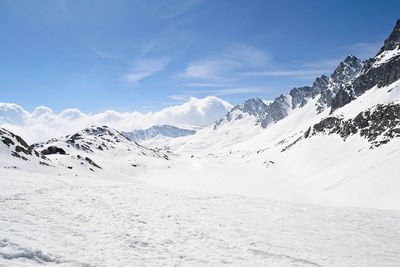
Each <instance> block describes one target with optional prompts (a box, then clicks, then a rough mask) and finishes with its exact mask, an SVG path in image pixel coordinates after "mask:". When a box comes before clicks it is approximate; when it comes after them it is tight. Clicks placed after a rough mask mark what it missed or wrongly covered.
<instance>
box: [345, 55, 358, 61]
mask: <svg viewBox="0 0 400 267" xmlns="http://www.w3.org/2000/svg"><path fill="white" fill-rule="evenodd" d="M358 60H359V59H358V58H357V57H355V56H353V55H352V54H349V55H348V56H347V57H346V58H345V59H344V61H343V62H346V63H348V62H355V61H358Z"/></svg>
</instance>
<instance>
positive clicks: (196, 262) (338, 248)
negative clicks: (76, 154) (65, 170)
mask: <svg viewBox="0 0 400 267" xmlns="http://www.w3.org/2000/svg"><path fill="white" fill-rule="evenodd" d="M2 174H3V175H6V176H12V177H13V179H0V202H1V208H2V212H1V213H0V266H35V265H46V266H55V265H58V266H221V265H234V266H285V267H287V266H297V267H298V266H386V267H392V266H393V267H394V266H398V262H399V261H400V254H399V253H398V251H399V250H400V244H399V242H397V241H398V236H399V235H400V213H399V212H398V211H382V210H372V209H350V208H327V207H320V206H311V205H303V204H298V203H297V204H295V203H287V202H277V201H269V200H265V199H256V198H248V197H241V196H234V195H224V194H218V195H215V194H196V193H192V192H190V193H185V192H179V191H174V190H166V189H160V188H152V187H148V186H145V185H142V184H138V183H133V182H120V181H115V180H114V177H103V178H100V177H97V178H96V179H93V178H84V177H78V178H77V177H69V176H62V177H57V179H54V177H53V176H51V175H40V176H39V175H33V174H30V173H23V172H20V171H12V172H11V171H5V172H4V171H2Z"/></svg>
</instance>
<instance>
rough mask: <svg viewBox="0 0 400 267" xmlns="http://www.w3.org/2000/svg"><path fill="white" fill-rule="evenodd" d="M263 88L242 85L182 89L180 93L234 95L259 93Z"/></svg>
mask: <svg viewBox="0 0 400 267" xmlns="http://www.w3.org/2000/svg"><path fill="white" fill-rule="evenodd" d="M265 90H266V89H265V88H257V87H242V88H226V89H214V90H184V91H182V93H184V94H189V95H194V94H209V95H215V96H222V95H235V94H246V93H260V92H263V91H265Z"/></svg>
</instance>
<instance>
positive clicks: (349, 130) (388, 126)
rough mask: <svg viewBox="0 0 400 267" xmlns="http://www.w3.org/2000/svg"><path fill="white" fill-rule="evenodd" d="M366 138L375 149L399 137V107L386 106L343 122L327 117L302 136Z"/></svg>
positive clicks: (396, 105) (378, 106)
mask: <svg viewBox="0 0 400 267" xmlns="http://www.w3.org/2000/svg"><path fill="white" fill-rule="evenodd" d="M357 133H358V134H359V135H360V136H362V137H364V138H366V139H367V140H368V142H370V143H371V147H377V146H380V145H382V144H386V143H388V142H390V140H391V139H393V138H395V137H400V105H399V104H388V105H377V106H376V107H374V108H372V109H369V110H366V111H364V112H361V113H359V114H358V115H357V116H356V117H355V118H353V119H349V120H343V119H342V118H338V117H327V118H325V119H323V120H322V121H320V122H319V123H317V124H315V125H313V126H312V127H310V128H309V129H308V130H307V131H306V133H305V134H304V137H305V138H309V137H311V136H314V135H318V134H338V135H340V137H342V138H343V140H346V139H347V138H348V137H349V136H351V135H354V134H357Z"/></svg>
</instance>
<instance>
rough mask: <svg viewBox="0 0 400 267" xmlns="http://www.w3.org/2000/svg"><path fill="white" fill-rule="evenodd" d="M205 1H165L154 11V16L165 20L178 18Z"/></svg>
mask: <svg viewBox="0 0 400 267" xmlns="http://www.w3.org/2000/svg"><path fill="white" fill-rule="evenodd" d="M201 2H203V0H163V1H160V2H159V5H158V7H157V8H156V9H154V14H155V15H156V16H158V17H160V18H163V19H171V18H175V17H178V16H180V15H182V14H184V13H186V12H187V11H189V10H190V9H192V8H194V7H195V6H197V5H198V4H200V3H201Z"/></svg>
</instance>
